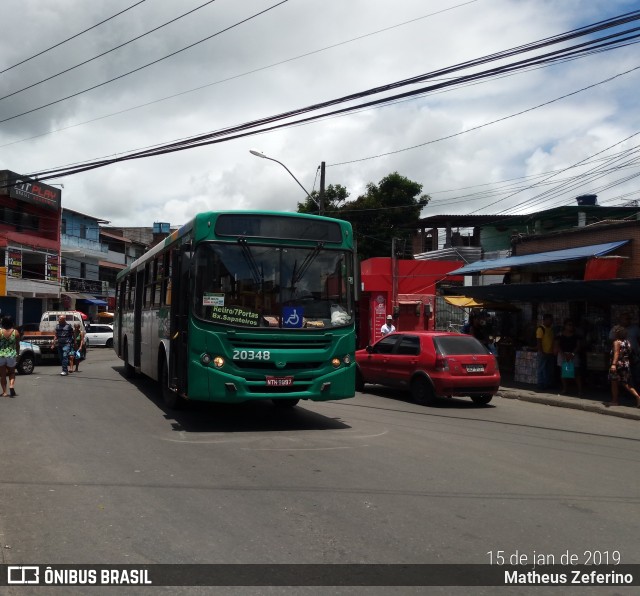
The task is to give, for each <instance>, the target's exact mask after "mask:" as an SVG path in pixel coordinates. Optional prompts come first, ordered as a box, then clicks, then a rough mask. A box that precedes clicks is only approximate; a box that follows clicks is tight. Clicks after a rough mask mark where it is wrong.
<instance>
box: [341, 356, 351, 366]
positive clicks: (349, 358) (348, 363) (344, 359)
mask: <svg viewBox="0 0 640 596" xmlns="http://www.w3.org/2000/svg"><path fill="white" fill-rule="evenodd" d="M342 362H344V363H345V365H347V366H349V365H350V364H351V356H349V354H347V355H346V356H345V357H344V358H343V359H342Z"/></svg>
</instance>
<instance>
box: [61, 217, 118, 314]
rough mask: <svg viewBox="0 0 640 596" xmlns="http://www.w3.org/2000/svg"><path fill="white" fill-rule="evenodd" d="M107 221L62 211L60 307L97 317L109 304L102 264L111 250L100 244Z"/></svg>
mask: <svg viewBox="0 0 640 596" xmlns="http://www.w3.org/2000/svg"><path fill="white" fill-rule="evenodd" d="M105 223H108V222H107V221H105V220H102V219H99V218H97V217H93V216H91V215H86V214H84V213H80V212H79V211H74V210H72V209H66V208H65V209H63V210H62V219H61V223H60V256H61V259H60V270H61V290H60V294H61V296H60V307H61V308H63V309H65V310H80V311H82V312H84V313H86V314H87V315H89V316H90V317H93V316H94V315H95V314H96V312H97V309H98V307H105V306H106V305H107V302H106V300H105V294H106V293H107V288H106V286H105V285H104V284H103V283H102V281H101V279H100V275H99V273H100V262H101V261H102V260H104V259H105V258H106V255H107V252H108V247H107V245H106V244H104V243H102V242H100V225H101V224H105Z"/></svg>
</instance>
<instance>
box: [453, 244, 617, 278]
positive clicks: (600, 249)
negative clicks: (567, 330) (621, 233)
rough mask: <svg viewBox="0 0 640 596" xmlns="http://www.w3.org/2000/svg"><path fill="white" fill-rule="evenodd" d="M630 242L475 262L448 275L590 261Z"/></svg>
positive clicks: (593, 245)
mask: <svg viewBox="0 0 640 596" xmlns="http://www.w3.org/2000/svg"><path fill="white" fill-rule="evenodd" d="M627 242H629V241H628V240H619V241H618V242H605V243H604V244H590V245H588V246H578V247H576V248H565V249H563V250H549V251H545V252H537V253H533V254H530V255H522V256H514V257H505V258H503V259H492V260H489V261H475V262H473V263H471V264H469V265H465V266H464V267H461V268H460V269H456V270H455V271H451V272H449V273H448V274H447V275H472V274H474V273H480V272H482V271H493V270H500V269H507V268H511V267H526V266H527V265H538V264H540V263H558V262H562V261H575V260H577V259H588V258H590V257H598V256H600V255H605V254H607V253H610V252H611V251H613V250H616V249H617V248H620V247H621V246H623V245H624V244H627Z"/></svg>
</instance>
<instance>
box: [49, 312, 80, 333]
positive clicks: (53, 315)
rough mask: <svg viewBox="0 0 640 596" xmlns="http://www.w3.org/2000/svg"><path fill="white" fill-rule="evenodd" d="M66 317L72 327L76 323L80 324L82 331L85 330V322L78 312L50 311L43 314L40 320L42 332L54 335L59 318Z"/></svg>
mask: <svg viewBox="0 0 640 596" xmlns="http://www.w3.org/2000/svg"><path fill="white" fill-rule="evenodd" d="M60 315H64V316H65V317H66V319H67V323H69V324H70V325H71V326H72V327H73V326H74V325H75V324H76V323H80V325H81V327H82V329H84V321H83V320H82V315H81V314H80V313H79V312H78V311H77V310H48V311H47V312H45V313H43V314H42V318H41V319H40V331H41V332H44V333H53V331H54V329H55V328H56V325H57V324H58V317H59V316H60Z"/></svg>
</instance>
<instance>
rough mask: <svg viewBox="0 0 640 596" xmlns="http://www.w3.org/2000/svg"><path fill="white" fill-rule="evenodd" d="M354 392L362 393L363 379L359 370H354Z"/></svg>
mask: <svg viewBox="0 0 640 596" xmlns="http://www.w3.org/2000/svg"><path fill="white" fill-rule="evenodd" d="M356 391H359V392H360V393H362V392H363V391H364V377H363V376H362V373H361V372H360V369H356Z"/></svg>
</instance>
